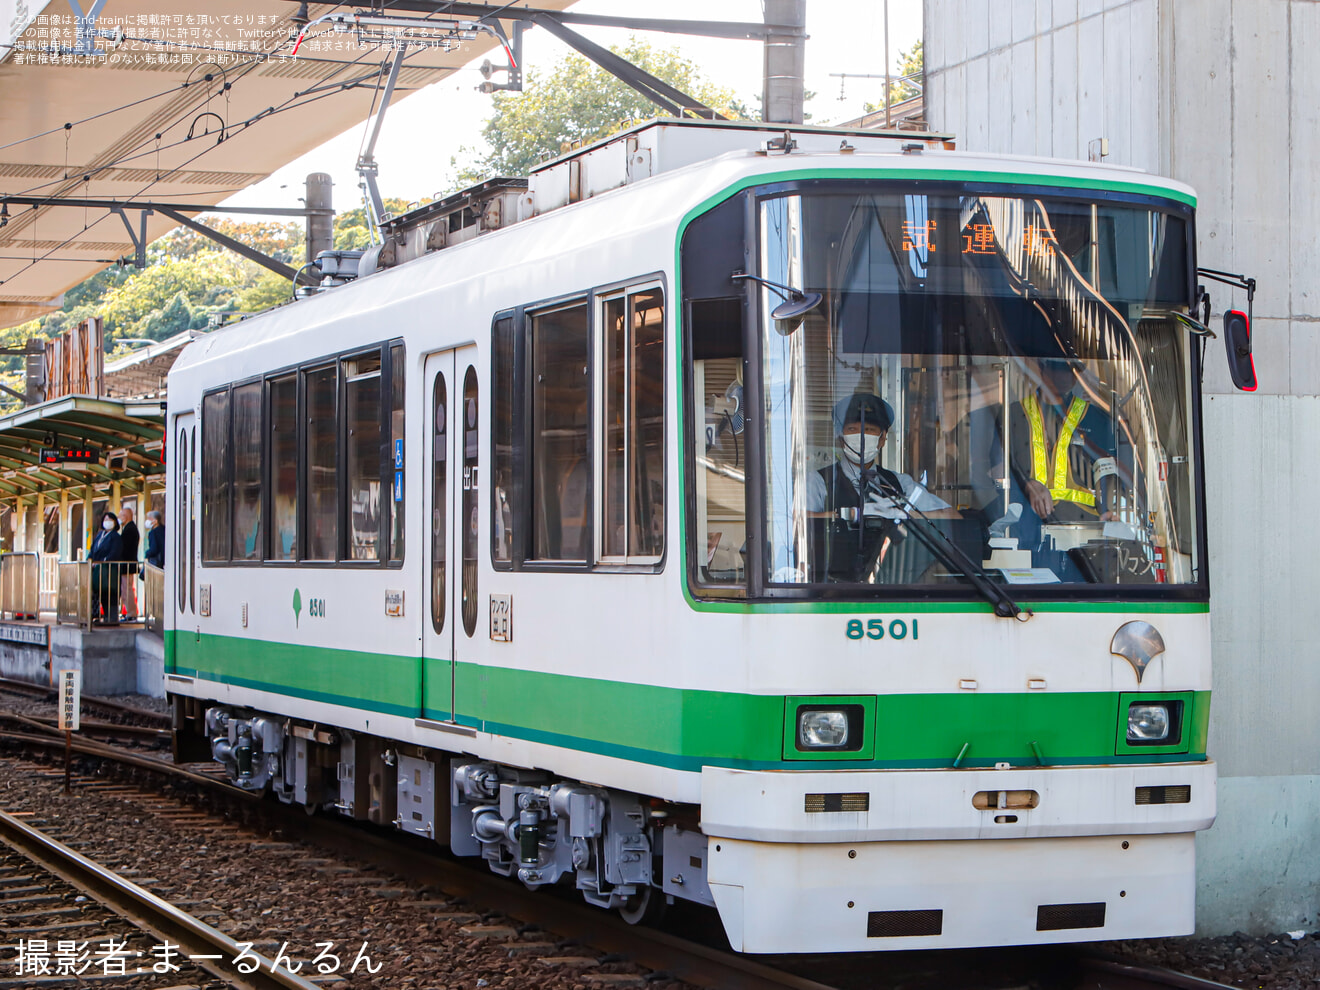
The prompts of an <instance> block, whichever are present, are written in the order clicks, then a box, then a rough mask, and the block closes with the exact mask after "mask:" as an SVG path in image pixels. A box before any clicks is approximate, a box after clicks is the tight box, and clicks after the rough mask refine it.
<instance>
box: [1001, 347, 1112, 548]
mask: <svg viewBox="0 0 1320 990" xmlns="http://www.w3.org/2000/svg"><path fill="white" fill-rule="evenodd" d="M1041 372H1042V374H1041V385H1040V388H1039V389H1036V390H1033V391H1031V392H1028V393H1027V394H1026V395H1024V396H1023V397H1022V398H1021V400H1020V401H1019V402H1018V403H1016V404H1015V408H1014V409H1013V419H1014V423H1013V426H1012V431H1011V436H1012V437H1013V454H1014V457H1013V461H1014V469H1015V473H1016V474H1017V475H1018V477H1019V478H1020V479H1021V480H1022V491H1023V494H1025V495H1026V497H1027V500H1028V502H1029V503H1030V504H1031V508H1032V510H1033V511H1034V512H1035V513H1036V515H1037V516H1039V517H1040V518H1041V519H1042V520H1052V521H1055V522H1073V521H1081V520H1084V519H1088V518H1089V519H1095V518H1097V517H1099V518H1100V519H1102V520H1111V519H1114V518H1115V516H1114V514H1113V513H1112V512H1109V511H1106V507H1105V505H1104V502H1103V499H1102V498H1101V497H1100V496H1099V494H1098V489H1099V485H1100V481H1101V480H1102V479H1103V478H1105V477H1107V476H1110V475H1115V474H1117V473H1118V471H1117V465H1116V463H1115V459H1114V439H1113V432H1112V429H1111V428H1110V424H1109V421H1108V417H1106V416H1104V415H1103V414H1102V413H1101V412H1100V411H1099V410H1097V409H1095V408H1094V407H1093V405H1092V403H1091V402H1089V401H1088V400H1087V399H1086V398H1084V397H1082V396H1081V395H1078V394H1076V392H1075V390H1074V389H1073V385H1074V384H1075V381H1076V379H1075V378H1074V376H1073V374H1072V371H1071V370H1070V368H1069V366H1068V364H1067V362H1054V361H1042V362H1041Z"/></svg>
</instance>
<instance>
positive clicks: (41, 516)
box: [30, 489, 46, 553]
mask: <svg viewBox="0 0 1320 990" xmlns="http://www.w3.org/2000/svg"><path fill="white" fill-rule="evenodd" d="M36 529H37V545H36V546H34V547H31V548H30V549H31V551H32V552H33V553H43V552H44V551H45V549H46V492H45V490H44V489H42V490H40V491H38V492H37V526H36Z"/></svg>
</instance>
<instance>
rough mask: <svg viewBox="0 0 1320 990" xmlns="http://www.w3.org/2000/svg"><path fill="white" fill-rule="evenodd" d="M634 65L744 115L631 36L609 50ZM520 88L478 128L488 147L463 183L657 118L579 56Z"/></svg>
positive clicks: (463, 171)
mask: <svg viewBox="0 0 1320 990" xmlns="http://www.w3.org/2000/svg"><path fill="white" fill-rule="evenodd" d="M613 50H614V51H615V52H617V53H618V54H619V55H622V56H623V57H624V58H626V59H627V60H628V61H630V62H632V63H633V64H634V65H638V66H640V67H641V68H643V69H645V70H646V71H647V72H649V73H651V74H652V75H653V76H658V77H659V78H661V79H663V80H665V81H666V82H667V83H669V84H670V85H671V86H674V87H676V88H678V89H680V90H682V91H683V92H684V93H687V94H689V95H690V96H693V97H695V98H696V99H698V100H700V101H701V102H703V103H704V104H706V106H708V107H712V108H714V109H716V110H718V111H720V112H721V113H723V114H724V115H725V116H727V117H734V118H739V117H747V116H748V115H749V113H748V109H747V105H746V104H745V103H741V102H739V101H738V100H736V99H735V97H734V94H733V92H732V91H731V90H727V89H722V88H720V87H717V86H714V85H712V84H711V83H710V82H708V81H707V80H706V79H705V78H704V77H703V75H702V72H701V69H700V67H699V66H698V65H697V64H696V63H695V62H693V61H691V60H690V59H686V58H684V57H683V56H682V55H680V54H679V53H678V50H677V49H667V50H659V49H656V48H653V47H652V46H651V45H650V44H648V43H647V42H645V41H639V40H638V39H636V38H633V39H631V40H630V41H629V42H628V44H626V45H624V46H623V47H622V48H615V49H613ZM525 86H526V91H525V92H522V93H496V94H495V97H494V103H495V108H494V113H493V114H492V115H491V117H490V119H489V120H488V121H487V122H486V127H485V129H484V130H483V131H482V135H483V136H484V137H485V139H486V142H487V144H488V146H489V150H488V151H487V152H486V153H485V154H484V155H480V156H477V155H476V154H475V153H474V152H473V151H472V150H471V149H467V148H465V149H464V151H465V152H467V153H468V161H467V162H465V163H463V164H462V165H459V163H458V162H457V160H455V161H454V162H453V163H452V164H454V165H455V166H457V167H458V176H457V178H458V181H459V183H460V184H461V185H470V184H472V183H475V182H480V181H482V180H483V179H488V178H491V177H493V176H497V175H514V176H518V175H526V174H527V173H528V172H529V171H530V170H531V169H532V168H533V167H534V166H535V165H537V164H538V163H540V162H541V161H543V160H544V159H546V158H550V157H553V156H555V155H558V154H560V153H562V152H564V151H567V150H569V149H570V148H572V147H574V146H576V145H579V144H584V143H589V142H591V141H597V140H600V139H601V138H605V137H609V135H611V134H614V133H616V132H617V131H619V130H621V129H622V128H623V127H625V126H626V125H627V124H628V123H630V122H632V121H634V120H641V119H649V118H651V117H655V116H659V115H660V112H661V111H660V108H659V107H657V106H656V105H655V104H654V103H652V102H651V101H650V100H648V99H647V98H646V97H644V96H642V95H641V94H640V93H638V92H637V91H636V90H634V89H632V88H631V87H630V86H628V85H627V84H626V83H624V82H623V81H622V80H620V79H616V78H615V77H614V76H612V75H610V74H609V73H608V72H606V71H605V70H604V69H602V68H600V67H599V66H596V65H595V64H594V63H592V62H590V61H589V60H587V59H586V58H584V57H583V56H581V55H568V56H566V57H565V58H564V59H563V60H562V61H560V62H559V63H558V64H557V65H555V67H554V68H553V69H551V70H550V72H549V73H542V72H538V71H536V70H532V71H530V72H528V74H527V78H526V82H525Z"/></svg>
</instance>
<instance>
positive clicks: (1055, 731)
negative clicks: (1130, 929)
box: [166, 632, 1210, 770]
mask: <svg viewBox="0 0 1320 990" xmlns="http://www.w3.org/2000/svg"><path fill="white" fill-rule="evenodd" d="M166 635H167V638H168V640H169V642H168V643H167V650H172V651H173V655H174V657H175V662H176V666H175V669H174V673H178V674H184V675H191V676H194V677H197V678H198V679H199V680H200V681H207V680H210V681H218V682H221V683H226V684H233V685H235V686H239V687H248V688H255V689H259V690H263V691H271V692H276V693H280V694H285V695H289V696H291V697H295V698H303V699H307V700H310V701H319V702H325V703H331V704H337V705H345V706H348V707H351V708H356V709H360V710H362V711H366V712H382V713H386V714H390V715H401V716H405V717H413V716H417V715H424V716H425V717H427V718H436V719H446V718H449V717H450V713H449V712H447V711H444V710H443V709H442V708H439V707H434V705H433V703H434V702H440V701H442V700H443V701H447V700H448V676H449V664H448V662H446V661H435V660H427V661H425V663H426V664H427V669H428V671H430V672H431V673H434V674H437V675H440V676H443V678H444V680H443V681H442V682H441V683H442V684H443V688H444V690H443V692H441V691H436V692H434V693H433V694H432V693H431V692H426V693H428V694H431V696H430V697H428V698H427V701H428V704H426V705H425V706H424V705H423V704H422V696H423V693H424V692H423V689H422V669H423V660H422V659H421V658H420V657H400V656H391V655H387V654H377V653H366V652H358V651H352V650H335V649H325V648H319V647H309V646H299V645H296V644H288V643H271V642H265V641H262V640H250V639H241V638H237V637H229V636H214V635H210V634H204V635H202V636H200V637H197V636H195V635H193V634H183V635H180V634H178V633H174V632H169V633H167V634H166ZM429 679H430V678H429V676H428V680H429ZM454 681H455V686H456V691H457V695H458V700H459V704H458V707H459V709H460V712H459V715H458V717H457V721H459V722H461V723H463V724H465V725H470V726H474V727H476V728H479V729H481V730H482V731H485V732H491V733H495V734H497V735H505V736H510V737H513V738H517V739H525V740H529V741H532V742H539V743H545V744H549V745H554V746H561V747H564V748H567V749H573V750H581V751H584V752H589V753H595V754H600V755H604V756H610V757H616V758H619V759H626V760H634V761H637V762H641V763H648V764H653V765H656V766H662V767H668V768H671V769H676V770H699V769H701V767H703V766H723V767H736V768H742V769H781V770H782V769H811V770H825V769H835V768H837V769H852V770H861V769H875V768H886V769H895V768H904V769H907V768H941V767H949V766H951V765H952V764H953V760H954V759H955V758H956V757H957V756H958V754H959V752H960V751H961V750H962V748H963V746H964V744H966V745H967V751H966V753H965V754H964V756H963V759H962V760H961V762H960V763H959V766H962V767H985V766H993V765H994V764H995V763H1002V762H1007V763H1009V764H1011V765H1014V766H1034V765H1036V764H1037V763H1038V762H1039V760H1038V757H1037V750H1039V754H1040V757H1041V758H1043V761H1044V763H1045V765H1049V766H1067V765H1084V764H1114V763H1160V762H1184V761H1187V760H1203V759H1205V741H1206V724H1207V720H1208V717H1209V708H1210V692H1208V691H1198V692H1183V693H1180V694H1178V695H1177V697H1178V698H1180V699H1185V705H1186V707H1185V710H1184V716H1183V724H1184V726H1185V728H1184V733H1183V735H1184V742H1183V744H1182V745H1180V746H1178V747H1176V749H1178V750H1179V752H1175V753H1170V752H1165V751H1163V750H1165V749H1167V748H1168V747H1162V748H1161V751H1160V752H1151V753H1131V752H1129V753H1125V754H1122V755H1116V753H1115V750H1116V745H1115V732H1116V730H1117V728H1118V726H1119V719H1120V718H1121V717H1123V710H1122V708H1121V706H1122V705H1123V703H1124V701H1125V699H1124V697H1123V696H1121V695H1120V693H1119V692H1117V691H1113V692H1106V691H1101V692H1066V693H1065V692H1058V693H1037V692H1032V693H1025V692H1024V693H1019V694H990V693H968V692H960V693H957V694H899V695H879V696H877V697H876V705H875V717H874V743H875V744H874V750H873V752H874V756H873V757H871V758H867V759H848V758H847V757H846V755H842V756H841V757H840V758H838V759H833V760H821V759H814V760H811V761H810V762H802V761H797V760H785V759H784V756H783V754H784V741H783V740H784V725H785V721H786V717H787V714H788V713H786V711H785V696H784V695H754V694H738V693H732V692H722V691H705V690H697V689H687V688H670V687H658V686H655V685H650V684H630V683H626V682H621V681H610V680H602V679H595V678H587V677H574V676H569V675H565V674H552V673H546V672H543V671H526V670H513V669H509V668H504V667H489V666H481V665H477V664H471V663H461V662H460V663H459V664H458V666H457V670H456V671H455V676H454ZM197 687H198V690H199V691H200V693H202V694H205V688H204V685H202V684H198V685H197ZM1143 697H1148V696H1144V695H1143ZM867 751H868V753H869V752H871V747H869V746H868V747H867Z"/></svg>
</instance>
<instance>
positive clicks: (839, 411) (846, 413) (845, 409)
mask: <svg viewBox="0 0 1320 990" xmlns="http://www.w3.org/2000/svg"><path fill="white" fill-rule="evenodd" d="M863 420H865V422H866V423H868V424H871V425H875V426H878V427H880V429H882V430H887V429H889V427H890V426H891V425H892V424H893V422H894V410H893V408H892V407H891V406H890V405H889V403H888V402H886V401H885V400H884V399H882V398H880V396H878V395H872V394H871V393H869V392H857V393H855V394H853V395H850V396H848V397H847V398H846V399H842V400H840V401H839V402H837V403H835V405H834V433H835V435H836V436H837V435H839V434H841V433H843V428H844V427H845V426H847V425H848V424H849V423H858V422H862V421H863Z"/></svg>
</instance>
